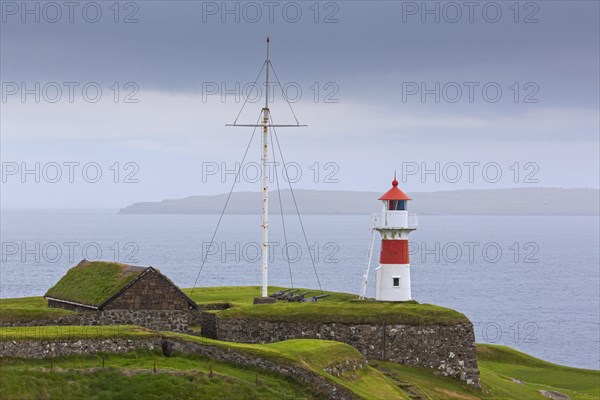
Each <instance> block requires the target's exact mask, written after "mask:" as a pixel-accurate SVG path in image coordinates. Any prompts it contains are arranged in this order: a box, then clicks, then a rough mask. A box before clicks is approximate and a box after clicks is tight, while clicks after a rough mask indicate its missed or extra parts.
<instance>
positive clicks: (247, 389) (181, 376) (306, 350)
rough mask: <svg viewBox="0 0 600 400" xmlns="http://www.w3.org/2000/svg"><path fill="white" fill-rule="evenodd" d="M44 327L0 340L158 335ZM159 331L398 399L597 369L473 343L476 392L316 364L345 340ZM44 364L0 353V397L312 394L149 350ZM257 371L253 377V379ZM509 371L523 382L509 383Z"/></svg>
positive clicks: (416, 373)
mask: <svg viewBox="0 0 600 400" xmlns="http://www.w3.org/2000/svg"><path fill="white" fill-rule="evenodd" d="M48 328H50V330H49V331H47V332H45V333H44V334H43V335H40V334H39V329H40V327H24V328H2V329H0V339H2V340H24V339H29V340H31V339H39V340H45V339H75V338H88V337H90V338H91V337H95V338H97V337H107V338H109V337H122V338H130V339H140V338H144V337H150V336H152V335H158V334H159V333H158V332H154V331H150V330H147V329H143V328H139V327H135V326H111V327H106V326H104V327H77V326H62V327H56V326H55V327H48ZM90 329H92V330H90ZM95 329H100V330H99V331H98V330H95ZM160 334H162V335H164V336H167V337H171V338H173V339H177V340H186V341H191V342H194V343H198V344H201V345H210V346H217V347H220V348H223V349H230V350H234V351H237V352H241V353H246V354H251V355H254V356H257V357H261V358H263V359H267V360H271V361H273V362H276V363H281V364H285V363H287V364H292V365H295V366H298V367H301V368H305V369H307V370H309V371H311V372H313V373H315V374H318V375H320V376H322V377H324V378H326V379H329V380H331V381H333V382H336V383H337V384H339V385H341V386H344V387H346V388H347V389H349V390H351V391H352V392H354V393H355V394H357V395H358V396H359V397H361V398H363V399H373V400H375V399H407V398H408V395H407V393H408V392H409V391H413V392H416V393H418V394H419V395H420V396H421V397H422V398H425V399H432V400H437V399H439V400H442V399H492V400H497V399H518V400H529V399H532V400H533V399H538V400H541V399H543V397H542V396H541V394H540V393H539V391H540V390H548V391H557V392H561V393H564V394H566V395H568V396H570V397H571V399H574V400H575V399H580V400H591V399H598V398H600V392H599V391H600V371H591V370H583V369H577V368H570V367H565V366H561V365H556V364H552V363H548V362H546V361H542V360H539V359H537V358H534V357H531V356H528V355H527V354H524V353H521V352H518V351H516V350H513V349H510V348H508V347H503V346H493V345H477V351H478V358H479V367H480V371H481V382H482V387H483V390H482V391H477V390H475V389H473V388H471V387H469V386H467V385H466V384H464V383H461V382H459V381H456V380H453V379H449V378H442V377H439V376H436V375H434V374H433V371H431V370H429V369H425V368H414V367H408V366H404V365H400V364H396V363H392V362H382V361H376V362H375V361H374V362H372V363H371V366H370V367H367V368H363V369H362V370H358V371H352V372H348V373H346V374H344V375H342V376H340V377H334V376H331V375H329V374H327V373H325V372H324V371H323V369H324V368H326V367H330V366H332V365H334V364H336V363H340V362H345V361H346V360H361V359H362V355H361V354H360V353H359V352H358V351H357V350H355V349H354V348H352V347H350V346H348V345H346V344H343V343H339V342H334V341H326V340H316V339H301V340H288V341H283V342H277V343H271V344H264V345H262V344H244V343H230V342H222V341H218V340H212V339H208V338H203V337H197V336H191V335H185V334H177V333H171V332H161V333H160ZM154 360H157V367H158V372H159V373H158V374H150V373H149V372H150V371H151V369H152V366H153V363H154ZM211 365H212V366H213V371H214V372H215V374H216V376H215V377H213V378H209V377H208V376H207V373H208V371H209V370H210V366H211ZM49 366H50V364H49V360H47V359H46V360H18V359H6V358H4V359H0V368H1V373H0V385H1V387H2V388H3V390H2V391H1V392H0V399H2V398H10V399H15V398H16V399H25V398H27V399H28V398H65V399H78V398H91V399H109V398H116V399H120V398H123V399H126V398H132V399H137V398H150V399H153V398H161V399H175V398H190V399H196V398H205V399H221V398H228V399H229V398H231V399H253V398H261V399H279V398H281V399H286V398H314V395H312V394H311V392H310V390H309V389H308V388H306V386H304V385H302V384H300V383H298V382H294V381H290V380H287V379H284V378H283V377H280V376H277V375H273V374H271V373H268V372H265V371H262V370H260V369H255V368H248V367H241V366H236V365H232V364H228V363H223V362H217V361H211V360H208V359H206V358H202V357H196V356H187V355H181V354H175V355H174V357H169V358H166V357H163V356H162V355H160V354H159V353H157V352H150V351H137V352H132V353H127V354H110V355H108V356H107V358H106V367H107V369H106V370H99V367H100V366H101V358H100V357H99V356H81V357H57V358H55V359H54V361H53V367H54V370H53V371H49V369H48V368H49ZM257 374H258V377H259V378H258V381H259V384H258V385H257V384H256V382H255V381H256V375H257ZM514 379H516V380H520V381H522V382H523V383H524V384H518V383H516V382H514V381H513V380H514ZM296 391H297V394H295V393H296ZM2 396H4V397H2Z"/></svg>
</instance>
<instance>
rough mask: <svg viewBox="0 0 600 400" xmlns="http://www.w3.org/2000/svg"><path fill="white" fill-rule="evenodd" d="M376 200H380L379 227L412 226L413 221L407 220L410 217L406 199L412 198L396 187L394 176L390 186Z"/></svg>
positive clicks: (396, 182)
mask: <svg viewBox="0 0 600 400" xmlns="http://www.w3.org/2000/svg"><path fill="white" fill-rule="evenodd" d="M378 200H381V202H382V210H381V219H380V221H379V222H380V227H382V228H412V225H414V221H412V220H410V221H409V219H411V218H409V214H408V201H409V200H412V199H411V198H410V197H408V196H407V195H406V193H404V192H403V191H402V190H400V188H398V181H397V180H396V177H394V180H393V181H392V188H391V189H390V190H388V191H387V192H386V193H385V194H384V195H383V196H381V197H380V198H379V199H378ZM413 219H414V218H413Z"/></svg>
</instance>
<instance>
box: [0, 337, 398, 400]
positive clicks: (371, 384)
mask: <svg viewBox="0 0 600 400" xmlns="http://www.w3.org/2000/svg"><path fill="white" fill-rule="evenodd" d="M41 328H43V330H41V331H40V327H19V328H0V340H3V341H8V340H25V339H27V340H31V339H35V340H52V339H54V340H57V339H80V338H91V337H97V338H109V337H124V338H129V339H135V338H144V337H149V336H152V335H156V334H157V332H153V331H150V330H148V329H144V328H139V327H135V326H110V327H107V326H102V327H81V326H52V327H41ZM162 335H164V336H166V337H171V338H174V339H179V340H187V341H191V342H195V343H199V344H203V345H210V346H217V347H221V348H224V349H232V350H235V351H238V352H242V353H248V354H252V355H254V356H257V357H261V358H264V359H268V360H272V361H274V362H277V363H287V364H292V365H296V366H299V367H301V368H304V369H308V370H309V371H312V372H314V373H316V374H318V375H320V376H323V377H324V378H326V379H330V380H332V381H334V382H336V383H338V384H340V385H342V386H345V387H346V388H348V389H349V390H351V391H353V392H355V393H357V394H358V395H360V396H361V397H362V398H365V399H373V400H375V399H387V398H400V399H402V398H406V396H405V395H404V393H403V392H402V391H401V390H400V389H399V388H398V387H396V386H395V384H394V383H393V382H392V380H391V379H389V378H387V377H385V376H384V375H383V374H381V373H380V372H379V371H377V370H375V369H373V368H365V369H363V370H362V371H358V372H357V373H355V374H353V373H346V374H345V375H343V376H341V377H334V376H332V375H329V374H327V373H325V372H324V371H323V369H324V368H326V367H328V366H331V365H333V364H336V363H339V362H345V361H346V360H362V359H363V357H362V355H361V354H360V353H359V352H358V351H357V350H355V349H354V348H353V347H351V346H348V345H346V344H344V343H339V342H334V341H324V340H315V339H302V340H290V341H285V342H278V343H272V344H265V345H260V344H243V343H230V342H222V341H218V340H212V339H208V338H203V337H197V336H190V335H185V334H177V333H172V332H162ZM110 357H111V358H112V359H119V358H120V357H121V356H120V355H111V356H110ZM183 358H187V357H183ZM95 360H96V361H95V363H96V366H97V365H98V364H97V363H98V361H97V358H96V359H95ZM166 360H169V359H166ZM9 363H11V364H9V365H36V363H40V361H31V362H30V361H24V360H19V361H17V360H10V361H9ZM15 363H16V364H15ZM41 363H42V364H43V365H48V362H47V361H45V362H41ZM67 365H70V364H68V363H67ZM145 365H150V364H148V363H147V364H145ZM4 367H6V364H4ZM23 368H24V367H23ZM140 368H142V367H140ZM144 368H145V367H144ZM165 368H166V367H165ZM230 368H232V369H235V367H234V366H230ZM246 369H247V368H246ZM7 371H8V372H11V371H12V372H13V373H15V374H17V375H19V374H18V372H19V371H18V370H6V369H5V370H4V372H7ZM256 372H260V370H256ZM261 373H262V372H261ZM7 379H9V378H7ZM40 379H42V378H40ZM86 379H87V378H86ZM101 379H102V378H101V377H100V376H97V377H94V379H93V380H92V381H89V382H88V383H89V384H92V383H93V382H94V381H95V380H101ZM280 379H282V378H280ZM84 380H85V379H84ZM59 381H60V380H59ZM48 384H49V385H51V386H52V385H54V384H52V383H48ZM300 386H301V387H302V385H300ZM115 389H116V388H115ZM142 389H143V388H142ZM15 390H16V389H15ZM11 393H13V394H15V395H16V394H18V392H11ZM224 393H227V392H224ZM30 395H32V396H33V394H30ZM25 397H26V396H25ZM225 397H227V396H225ZM237 398H244V397H237ZM247 398H252V397H247Z"/></svg>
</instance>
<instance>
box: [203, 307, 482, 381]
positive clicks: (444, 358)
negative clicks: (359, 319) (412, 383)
mask: <svg viewBox="0 0 600 400" xmlns="http://www.w3.org/2000/svg"><path fill="white" fill-rule="evenodd" d="M201 326H202V333H203V335H205V336H207V337H211V338H213V339H218V340H225V341H231V342H243V343H271V342H278V341H282V340H288V339H301V338H314V339H327V340H336V341H339V342H344V343H347V344H349V345H351V346H353V347H354V348H356V349H358V350H359V351H361V352H362V353H363V354H364V355H365V356H366V357H367V358H371V359H377V360H386V361H393V362H397V363H400V364H405V365H410V366H415V367H426V368H432V369H434V370H435V372H436V373H437V374H438V375H441V376H448V377H453V378H456V379H460V380H462V381H464V382H466V383H467V384H469V385H472V386H474V387H479V369H478V367H477V352H476V348H475V334H474V332H473V325H472V324H470V323H462V324H456V325H428V326H425V325H420V326H412V325H386V324H380V325H371V324H339V323H317V322H313V323H311V322H271V321H263V320H251V319H237V318H220V317H219V316H218V315H217V314H211V313H202V316H201Z"/></svg>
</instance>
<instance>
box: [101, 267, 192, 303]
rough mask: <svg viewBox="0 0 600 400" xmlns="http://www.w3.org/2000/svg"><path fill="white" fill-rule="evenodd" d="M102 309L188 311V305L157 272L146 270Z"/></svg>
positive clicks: (177, 291) (183, 297) (173, 287)
mask: <svg viewBox="0 0 600 400" xmlns="http://www.w3.org/2000/svg"><path fill="white" fill-rule="evenodd" d="M103 309H104V310H171V311H174V310H181V311H187V310H189V309H190V304H189V302H188V299H187V298H186V297H185V296H184V295H183V294H182V293H181V292H180V291H179V290H178V289H177V288H176V287H175V286H173V284H172V283H170V282H169V281H167V279H166V278H164V277H163V276H162V275H161V274H160V273H159V272H156V271H154V270H148V271H147V272H145V273H143V275H142V276H140V278H139V279H138V280H136V281H135V283H134V284H133V285H131V286H130V287H128V288H127V289H126V290H125V291H124V292H123V293H121V294H120V295H118V296H117V297H115V298H114V299H113V300H112V301H110V302H109V303H108V304H106V305H105V306H104V307H103Z"/></svg>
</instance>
